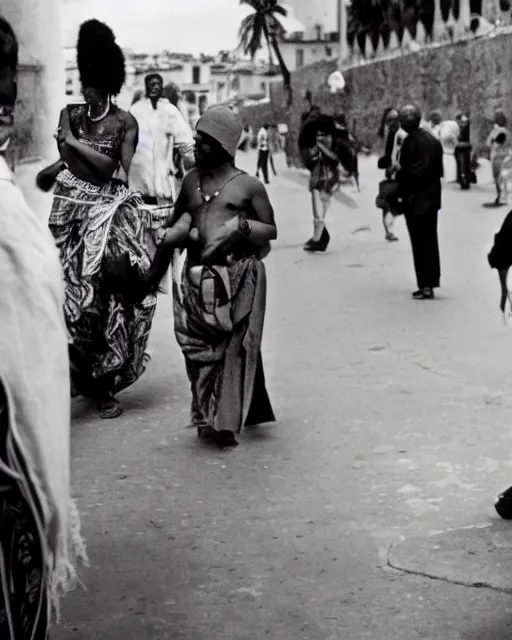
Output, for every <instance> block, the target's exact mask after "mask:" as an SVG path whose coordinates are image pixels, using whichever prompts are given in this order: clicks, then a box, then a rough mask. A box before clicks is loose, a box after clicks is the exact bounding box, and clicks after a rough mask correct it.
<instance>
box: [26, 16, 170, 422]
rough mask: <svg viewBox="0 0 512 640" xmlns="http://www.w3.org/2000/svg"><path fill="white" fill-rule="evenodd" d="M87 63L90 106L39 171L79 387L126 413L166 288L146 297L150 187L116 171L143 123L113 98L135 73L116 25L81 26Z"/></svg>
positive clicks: (61, 130)
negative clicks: (133, 184) (47, 195)
mask: <svg viewBox="0 0 512 640" xmlns="http://www.w3.org/2000/svg"><path fill="white" fill-rule="evenodd" d="M77 63H78V70H79V73H80V81H81V84H82V93H83V96H84V99H85V104H84V103H82V104H71V105H68V106H67V107H66V108H64V109H63V110H62V112H61V117H60V122H59V127H58V129H57V134H56V139H57V145H58V150H59V154H60V159H59V161H57V162H56V163H55V164H54V165H52V166H51V167H48V168H47V169H45V170H44V171H43V172H41V174H39V176H38V184H39V186H40V187H41V188H42V189H44V190H49V189H50V188H52V187H53V190H54V200H53V206H52V211H51V214H50V221H49V224H50V229H51V231H52V233H53V236H54V238H55V241H56V243H57V247H58V249H59V251H60V258H61V263H62V268H63V272H64V280H65V287H66V297H65V316H66V323H67V327H68V332H69V336H70V349H69V352H70V360H71V377H72V393H73V394H74V395H84V396H87V397H92V398H93V399H94V400H95V401H96V402H97V403H98V408H99V413H100V416H101V417H102V418H117V417H118V416H119V415H121V413H122V409H121V406H120V405H119V402H118V401H117V399H116V397H115V395H116V394H117V393H118V392H119V391H121V390H123V389H125V388H126V387H128V386H129V385H131V384H132V383H133V382H135V381H136V380H137V379H138V378H139V377H140V376H141V375H142V373H143V372H144V370H145V368H146V364H147V361H148V355H147V353H146V347H147V343H148V338H149V331H150V328H151V323H152V320H153V316H154V313H155V308H156V295H154V294H153V293H150V294H148V295H146V294H145V291H146V290H147V289H145V288H144V287H142V288H141V287H140V283H141V281H142V282H143V281H144V277H146V276H147V274H148V273H149V272H150V270H151V264H152V263H151V258H152V256H153V255H154V253H153V252H154V249H155V245H154V243H153V239H152V238H151V236H150V233H149V232H148V228H147V227H148V225H147V224H146V223H145V221H144V218H143V216H142V215H141V208H142V200H141V197H140V194H138V193H135V192H133V191H130V190H129V189H128V187H127V184H126V182H122V181H121V180H119V179H117V178H114V176H115V175H120V174H118V173H117V172H118V170H119V169H123V170H124V173H125V175H126V176H128V174H129V169H130V164H131V161H132V158H133V155H134V153H135V149H136V146H137V140H138V126H137V121H136V120H135V118H134V117H133V116H132V115H131V114H130V113H128V112H126V111H123V110H122V109H120V108H119V107H118V106H117V105H116V104H114V103H113V101H112V98H113V97H114V96H116V95H118V94H119V92H120V91H121V88H122V86H123V84H124V81H125V77H126V72H125V61H124V55H123V52H122V50H121V49H120V47H119V45H118V44H117V43H116V39H115V36H114V33H113V32H112V30H111V29H110V28H109V27H108V26H107V25H105V24H103V23H101V22H99V21H98V20H89V21H87V22H85V23H83V24H82V25H81V27H80V30H79V34H78V44H77ZM171 235H172V234H171Z"/></svg>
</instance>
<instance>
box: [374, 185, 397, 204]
mask: <svg viewBox="0 0 512 640" xmlns="http://www.w3.org/2000/svg"><path fill="white" fill-rule="evenodd" d="M375 205H376V207H377V208H378V209H386V210H389V209H391V208H393V209H396V207H397V206H398V181H397V180H393V179H391V178H388V179H386V180H381V182H379V193H378V194H377V197H376V198H375Z"/></svg>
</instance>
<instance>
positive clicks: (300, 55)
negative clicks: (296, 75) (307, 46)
mask: <svg viewBox="0 0 512 640" xmlns="http://www.w3.org/2000/svg"><path fill="white" fill-rule="evenodd" d="M295 66H296V67H297V69H300V67H303V66H304V49H297V50H296V51H295Z"/></svg>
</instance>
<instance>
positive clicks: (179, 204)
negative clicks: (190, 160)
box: [165, 171, 195, 227]
mask: <svg viewBox="0 0 512 640" xmlns="http://www.w3.org/2000/svg"><path fill="white" fill-rule="evenodd" d="M194 173H195V172H194V171H189V172H188V173H187V174H186V175H185V177H184V178H183V182H182V185H181V189H180V192H179V194H178V197H177V198H176V203H175V205H174V209H173V212H172V215H171V217H170V218H169V220H168V221H167V222H166V224H165V226H166V227H172V226H173V225H174V224H175V223H176V222H177V221H178V220H179V219H180V218H181V216H182V215H183V214H184V213H185V212H186V211H187V208H188V198H189V193H190V185H191V184H192V180H193V178H192V176H193V175H194Z"/></svg>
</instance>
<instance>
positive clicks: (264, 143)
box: [258, 127, 268, 151]
mask: <svg viewBox="0 0 512 640" xmlns="http://www.w3.org/2000/svg"><path fill="white" fill-rule="evenodd" d="M258 149H259V150H260V151H268V131H267V130H266V129H265V127H261V129H260V130H259V131H258Z"/></svg>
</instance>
